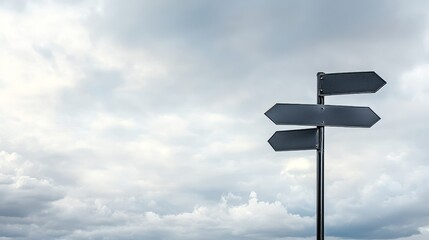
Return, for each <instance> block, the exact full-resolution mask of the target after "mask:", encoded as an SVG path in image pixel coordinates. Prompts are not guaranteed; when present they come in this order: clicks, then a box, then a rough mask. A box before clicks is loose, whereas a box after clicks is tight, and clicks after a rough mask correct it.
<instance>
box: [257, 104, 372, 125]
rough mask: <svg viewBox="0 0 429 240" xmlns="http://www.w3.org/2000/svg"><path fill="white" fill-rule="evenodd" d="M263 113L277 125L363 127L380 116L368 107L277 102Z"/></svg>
mask: <svg viewBox="0 0 429 240" xmlns="http://www.w3.org/2000/svg"><path fill="white" fill-rule="evenodd" d="M265 115H266V116H267V117H268V118H269V119H271V120H272V121H273V122H274V123H275V124H277V125H304V126H332V127H364V128H369V127H371V126H372V125H374V124H375V123H376V122H377V121H378V120H380V117H379V116H378V115H377V114H375V113H374V112H373V111H372V110H371V109H370V108H369V107H351V106H333V105H318V104H288V103H277V104H276V105H274V106H273V107H272V108H270V109H269V110H268V111H267V112H266V113H265Z"/></svg>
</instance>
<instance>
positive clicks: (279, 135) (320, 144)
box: [265, 72, 386, 240]
mask: <svg viewBox="0 0 429 240" xmlns="http://www.w3.org/2000/svg"><path fill="white" fill-rule="evenodd" d="M385 84H386V82H385V81H384V80H383V79H382V78H381V77H380V76H378V75H377V74H376V73H375V72H348V73H329V74H325V73H323V72H319V73H317V104H289V103H277V104H275V105H274V106H273V107H272V108H270V109H269V110H268V111H267V112H266V113H265V115H266V116H267V117H268V118H269V119H271V121H273V122H274V123H275V124H276V125H303V126H315V128H309V129H300V130H288V131H277V132H275V133H274V135H273V136H272V137H271V138H270V139H269V140H268V143H269V144H270V145H271V146H272V147H273V149H274V150H275V151H294V150H312V149H314V150H317V199H316V201H317V211H316V218H317V220H316V229H317V230H316V236H317V240H324V149H325V146H324V140H325V126H326V127H362V128H370V127H372V125H374V124H375V123H376V122H378V120H380V117H379V116H378V115H377V114H376V113H375V112H374V111H372V110H371V109H370V108H369V107H354V106H334V105H325V96H329V95H341V94H354V93H375V92H377V91H378V90H379V89H380V88H382V87H383V86H384V85H385Z"/></svg>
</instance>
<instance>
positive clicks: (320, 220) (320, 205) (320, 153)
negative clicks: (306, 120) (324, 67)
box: [316, 72, 325, 240]
mask: <svg viewBox="0 0 429 240" xmlns="http://www.w3.org/2000/svg"><path fill="white" fill-rule="evenodd" d="M323 75H324V73H323V72H319V73H317V104H320V105H324V104H325V97H324V96H322V95H321V93H322V91H323V90H322V88H321V81H323ZM321 108H322V109H321V110H322V111H324V107H323V106H322V107H321ZM322 124H323V122H322ZM317 132H318V136H319V141H318V148H317V212H316V218H317V222H316V224H317V227H316V228H317V238H316V239H317V240H324V239H325V236H324V216H323V215H324V207H325V206H324V205H325V204H324V183H323V182H324V161H325V160H324V155H325V127H324V126H318V127H317Z"/></svg>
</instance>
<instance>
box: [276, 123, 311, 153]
mask: <svg viewBox="0 0 429 240" xmlns="http://www.w3.org/2000/svg"><path fill="white" fill-rule="evenodd" d="M317 141H318V135H317V129H316V128H310V129H299V130H289V131H278V132H275V133H274V135H273V136H272V137H271V138H270V139H269V140H268V143H269V144H270V145H271V147H273V149H274V150H275V151H293V150H312V149H313V150H314V149H317V147H318V146H317Z"/></svg>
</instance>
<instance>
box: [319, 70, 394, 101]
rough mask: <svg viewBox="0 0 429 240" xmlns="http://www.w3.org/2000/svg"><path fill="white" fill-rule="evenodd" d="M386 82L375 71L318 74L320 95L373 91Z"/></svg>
mask: <svg viewBox="0 0 429 240" xmlns="http://www.w3.org/2000/svg"><path fill="white" fill-rule="evenodd" d="M385 84H386V81H384V80H383V79H382V78H381V77H380V76H378V75H377V73H375V72H348V73H329V74H322V75H321V76H320V86H319V94H320V95H322V96H327V95H339V94H352V93H375V92H377V91H378V90H379V89H380V88H382V87H383V86H384V85H385Z"/></svg>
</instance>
